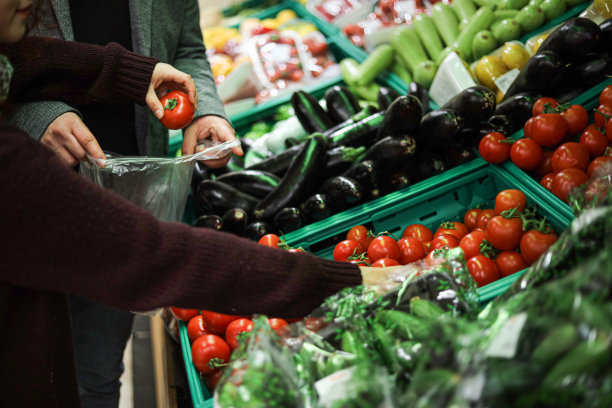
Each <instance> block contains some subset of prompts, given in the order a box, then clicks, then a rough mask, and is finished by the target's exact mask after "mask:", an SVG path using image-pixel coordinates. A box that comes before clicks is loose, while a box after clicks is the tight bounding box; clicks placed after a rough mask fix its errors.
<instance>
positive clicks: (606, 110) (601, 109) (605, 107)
mask: <svg viewBox="0 0 612 408" xmlns="http://www.w3.org/2000/svg"><path fill="white" fill-rule="evenodd" d="M597 111H598V112H595V123H597V126H599V127H600V128H604V127H606V123H607V121H608V119H606V118H605V117H604V116H602V115H601V114H602V113H603V114H604V115H607V116H612V105H611V104H601V105H599V106H598V107H597Z"/></svg>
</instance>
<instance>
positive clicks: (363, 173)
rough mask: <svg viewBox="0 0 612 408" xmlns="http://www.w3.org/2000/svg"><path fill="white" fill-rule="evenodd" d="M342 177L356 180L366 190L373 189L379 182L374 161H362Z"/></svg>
mask: <svg viewBox="0 0 612 408" xmlns="http://www.w3.org/2000/svg"><path fill="white" fill-rule="evenodd" d="M342 175H343V176H345V177H348V178H351V179H353V180H355V181H356V182H358V183H359V185H360V186H361V187H363V188H364V189H366V190H367V189H369V188H370V187H372V186H373V185H374V184H376V182H377V181H378V172H377V171H376V163H374V162H373V161H372V160H362V161H360V162H358V163H355V164H353V165H352V166H351V168H350V169H348V170H347V171H346V172H344V174H342Z"/></svg>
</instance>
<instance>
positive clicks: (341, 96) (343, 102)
mask: <svg viewBox="0 0 612 408" xmlns="http://www.w3.org/2000/svg"><path fill="white" fill-rule="evenodd" d="M324 98H325V104H326V106H327V114H328V116H329V117H330V118H331V120H332V121H333V122H334V123H341V122H344V121H346V120H348V119H350V118H352V117H353V116H354V115H355V114H357V113H358V112H359V111H360V110H361V106H359V101H358V100H357V98H356V97H355V95H353V93H352V92H351V91H349V89H348V88H346V87H344V86H340V85H334V86H332V87H331V88H329V89H328V90H327V91H326V92H325V96H324Z"/></svg>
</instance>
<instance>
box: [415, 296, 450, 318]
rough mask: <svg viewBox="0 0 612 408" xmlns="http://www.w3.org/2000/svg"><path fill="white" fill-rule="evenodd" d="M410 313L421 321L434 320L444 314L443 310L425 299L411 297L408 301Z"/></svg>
mask: <svg viewBox="0 0 612 408" xmlns="http://www.w3.org/2000/svg"><path fill="white" fill-rule="evenodd" d="M410 313H412V314H413V315H415V316H416V317H420V318H423V319H430V320H435V319H437V318H438V317H440V316H442V315H443V314H444V310H442V309H441V308H440V306H438V305H436V304H435V303H433V302H431V301H429V300H427V299H421V298H418V297H413V298H412V299H410Z"/></svg>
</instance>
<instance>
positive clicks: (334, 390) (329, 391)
mask: <svg viewBox="0 0 612 408" xmlns="http://www.w3.org/2000/svg"><path fill="white" fill-rule="evenodd" d="M354 374H355V367H351V368H346V369H344V370H340V371H336V372H335V373H333V374H331V375H328V376H327V377H324V378H321V379H320V380H319V381H317V382H316V383H315V384H314V386H315V390H317V394H319V404H320V406H321V407H324V408H327V407H331V406H332V405H333V404H334V402H336V401H338V400H341V399H344V398H346V396H347V395H348V387H349V385H350V384H351V382H352V379H353V375H354Z"/></svg>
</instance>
